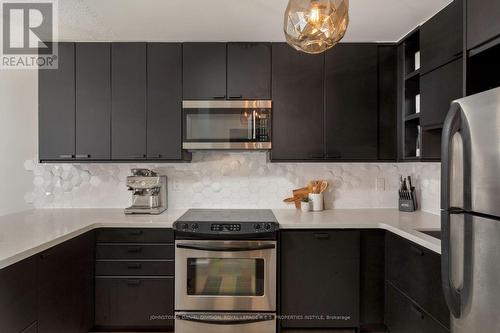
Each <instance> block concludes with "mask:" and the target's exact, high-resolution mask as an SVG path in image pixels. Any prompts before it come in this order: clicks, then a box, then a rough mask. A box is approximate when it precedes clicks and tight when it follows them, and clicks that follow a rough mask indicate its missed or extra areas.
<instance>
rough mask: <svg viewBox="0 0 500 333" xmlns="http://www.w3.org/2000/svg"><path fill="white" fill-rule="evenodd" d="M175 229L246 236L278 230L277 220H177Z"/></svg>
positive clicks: (199, 233) (207, 233) (194, 233)
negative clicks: (223, 221) (222, 221)
mask: <svg viewBox="0 0 500 333" xmlns="http://www.w3.org/2000/svg"><path fill="white" fill-rule="evenodd" d="M173 228H174V230H176V231H177V232H181V233H183V234H191V235H193V236H195V235H196V234H197V235H232V236H238V235H239V236H244V235H251V234H266V233H274V232H276V231H278V229H279V225H278V223H277V222H241V223H234V222H232V223H220V222H179V221H177V222H175V223H174V226H173Z"/></svg>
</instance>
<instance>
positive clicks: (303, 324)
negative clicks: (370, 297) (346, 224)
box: [280, 230, 360, 328]
mask: <svg viewBox="0 0 500 333" xmlns="http://www.w3.org/2000/svg"><path fill="white" fill-rule="evenodd" d="M359 251H360V233H359V231H345V230H341V231H340V230H309V231H289V230H286V231H282V232H281V278H280V282H281V300H280V301H281V311H280V312H281V315H282V316H285V318H284V319H283V320H282V322H281V326H282V327H283V328H347V327H350V328H355V327H358V326H359V285H360V278H359V274H360V272H359V270H360V268H359V267H360V260H359Z"/></svg>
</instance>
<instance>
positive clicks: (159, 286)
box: [95, 277, 174, 331]
mask: <svg viewBox="0 0 500 333" xmlns="http://www.w3.org/2000/svg"><path fill="white" fill-rule="evenodd" d="M155 315H156V317H157V319H154V320H152V319H151V317H152V316H155ZM173 315H174V279H173V278H153V277H148V278H110V277H105V278H96V317H95V324H96V326H97V327H98V328H103V330H104V329H106V328H108V329H112V330H115V329H116V330H124V331H135V330H141V331H142V330H148V329H149V330H158V329H162V328H163V329H164V330H168V331H169V330H171V329H172V328H173V320H172V319H171V317H173ZM167 316H170V318H168V317H167Z"/></svg>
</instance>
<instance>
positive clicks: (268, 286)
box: [175, 240, 276, 311]
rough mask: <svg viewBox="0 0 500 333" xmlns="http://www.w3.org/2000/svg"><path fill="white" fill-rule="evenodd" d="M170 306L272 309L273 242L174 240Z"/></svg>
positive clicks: (178, 307) (274, 268)
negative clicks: (173, 301) (172, 284)
mask: <svg viewBox="0 0 500 333" xmlns="http://www.w3.org/2000/svg"><path fill="white" fill-rule="evenodd" d="M175 309H176V310H178V311H197V310H201V311H275V310H276V242H275V241H219V240H217V241H206V240H182V241H181V240H178V241H176V242H175Z"/></svg>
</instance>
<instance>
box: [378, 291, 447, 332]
mask: <svg viewBox="0 0 500 333" xmlns="http://www.w3.org/2000/svg"><path fill="white" fill-rule="evenodd" d="M386 291H387V297H386V299H387V304H386V308H387V314H386V325H387V327H388V328H389V330H390V332H391V333H447V332H449V331H448V329H446V328H445V327H444V326H442V325H441V324H439V323H438V322H437V321H435V320H434V319H433V318H432V317H431V316H429V315H428V314H427V313H426V312H425V311H423V310H422V309H421V308H420V307H419V306H417V305H416V304H414V303H413V302H412V301H411V300H410V299H408V298H407V297H406V296H404V295H403V294H402V293H400V292H399V291H397V290H396V289H394V288H393V287H392V286H391V285H388V286H387V288H386Z"/></svg>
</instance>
